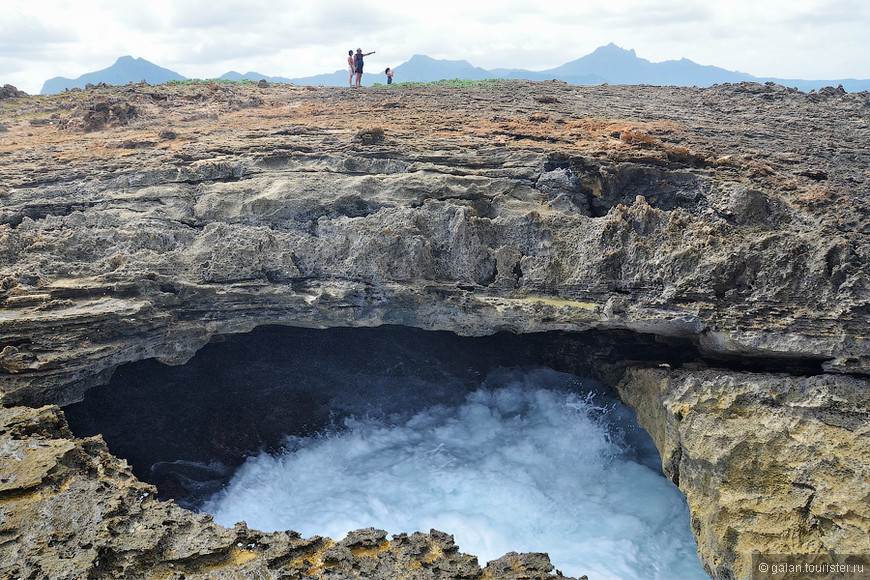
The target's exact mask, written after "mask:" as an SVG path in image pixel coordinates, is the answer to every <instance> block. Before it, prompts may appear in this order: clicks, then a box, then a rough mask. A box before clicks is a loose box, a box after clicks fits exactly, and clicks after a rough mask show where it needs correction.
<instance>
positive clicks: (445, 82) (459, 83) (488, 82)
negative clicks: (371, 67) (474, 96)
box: [374, 79, 498, 88]
mask: <svg viewBox="0 0 870 580" xmlns="http://www.w3.org/2000/svg"><path fill="white" fill-rule="evenodd" d="M497 82H498V79H485V80H482V81H471V80H468V79H441V80H440V81H430V82H423V81H406V82H403V83H393V84H392V85H390V86H391V87H411V88H415V87H491V86H494V85H495V83H497ZM374 86H376V87H385V86H387V85H382V84H381V83H375V84H374Z"/></svg>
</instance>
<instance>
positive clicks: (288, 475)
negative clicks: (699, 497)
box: [202, 369, 708, 580]
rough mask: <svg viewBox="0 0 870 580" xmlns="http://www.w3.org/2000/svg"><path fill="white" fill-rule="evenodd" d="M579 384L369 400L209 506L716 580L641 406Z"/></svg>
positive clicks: (327, 530)
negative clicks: (405, 403) (639, 414)
mask: <svg viewBox="0 0 870 580" xmlns="http://www.w3.org/2000/svg"><path fill="white" fill-rule="evenodd" d="M577 381H578V379H577V378H576V377H573V376H571V375H565V374H563V373H557V372H555V371H552V370H549V369H532V370H524V371H517V370H501V371H497V372H494V373H492V374H490V375H489V376H488V377H487V378H486V380H485V381H483V383H482V385H481V387H480V388H479V389H477V390H476V391H474V392H471V393H465V394H464V395H463V396H464V400H463V396H460V397H459V399H458V400H459V402H458V403H456V404H454V405H448V404H435V405H431V406H429V407H427V408H425V409H424V410H415V411H414V412H410V413H408V414H407V415H406V416H402V415H401V414H400V413H399V414H397V413H394V412H393V413H389V414H381V415H378V413H374V412H372V409H371V408H369V409H367V410H366V411H365V413H364V414H359V415H350V416H346V417H344V418H343V419H342V420H341V423H342V425H341V426H340V428H336V429H333V430H331V431H330V432H329V433H325V434H321V435H320V436H317V437H311V438H305V439H299V438H294V439H292V440H288V446H287V451H286V452H285V453H283V454H281V455H278V456H272V455H269V454H265V453H263V454H260V455H258V456H256V457H252V458H250V459H249V460H248V461H247V462H246V463H245V464H244V465H243V466H242V467H241V468H240V469H239V470H238V472H237V473H236V474H235V476H234V477H233V479H232V481H231V482H230V484H229V485H228V486H227V487H226V488H225V489H224V490H222V491H220V492H219V493H217V494H215V495H214V496H213V497H212V498H210V499H209V500H207V501H206V503H205V505H204V506H203V507H202V510H203V511H206V512H209V513H212V514H214V515H215V520H216V521H217V522H218V523H221V524H223V525H227V526H232V525H233V524H234V523H235V522H237V521H241V520H245V521H247V523H248V525H249V526H251V527H253V528H257V529H261V530H267V531H271V530H284V529H293V530H296V531H298V532H300V533H302V534H303V535H305V536H310V535H315V534H317V535H327V536H331V537H333V538H335V539H340V538H342V537H344V535H345V534H346V533H347V532H348V531H351V530H355V529H359V528H366V527H370V526H374V527H376V528H381V529H384V530H387V531H388V532H390V533H399V532H408V533H412V532H414V531H429V529H431V528H434V529H438V530H441V531H446V532H448V533H450V534H453V535H454V538H455V540H456V543H457V544H458V545H459V547H460V550H461V551H463V552H466V553H470V554H474V555H476V556H478V558H479V560H480V561H481V562H482V563H485V562H487V561H488V560H491V559H494V558H497V557H499V556H501V555H503V554H505V553H507V552H510V551H517V552H548V553H549V555H550V559H551V561H552V562H553V564H554V565H555V566H556V567H557V568H558V569H560V570H561V571H562V572H564V573H565V574H568V575H575V576H580V575H582V574H588V575H589V576H590V577H591V578H596V579H599V580H604V579H620V580H628V579H635V578H636V579H645V580H651V579H665V578H667V579H669V580H689V579H705V578H708V576H707V575H706V574H705V573H704V571H703V569H702V568H701V565H700V562H699V560H698V556H697V554H696V546H695V543H694V540H693V538H692V535H691V533H690V530H689V516H688V508H687V506H686V502H685V499H684V498H683V496H682V495H681V494H680V493H679V491H678V490H677V489H676V488H675V487H674V486H673V485H672V484H671V483H670V482H669V481H667V480H666V479H665V478H664V477H663V476H662V475H661V473H660V472H659V471H657V470H656V469H654V468H652V467H651V465H652V464H653V463H654V462H656V461H658V458H657V457H650V445H651V442H649V441H648V437H647V436H646V434H645V433H643V437H646V440H644V439H643V438H642V437H640V436H638V435H637V432H638V431H639V428H637V426H636V421H634V416H633V413H632V412H631V411H630V410H629V409H627V408H626V407H624V406H623V405H621V404H620V403H618V402H616V401H613V400H606V401H602V400H601V397H600V396H596V395H593V394H591V393H588V392H587V393H582V392H577V389H576V388H574V387H576V385H577V384H578V383H577ZM652 449H653V451H652V454H655V451H654V448H652Z"/></svg>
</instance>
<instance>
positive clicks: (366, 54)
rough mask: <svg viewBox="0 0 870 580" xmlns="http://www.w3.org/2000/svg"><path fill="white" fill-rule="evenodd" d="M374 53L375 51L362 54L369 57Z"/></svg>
mask: <svg viewBox="0 0 870 580" xmlns="http://www.w3.org/2000/svg"><path fill="white" fill-rule="evenodd" d="M374 53H375V51H371V52H364V53H363V56H368V55H370V54H374Z"/></svg>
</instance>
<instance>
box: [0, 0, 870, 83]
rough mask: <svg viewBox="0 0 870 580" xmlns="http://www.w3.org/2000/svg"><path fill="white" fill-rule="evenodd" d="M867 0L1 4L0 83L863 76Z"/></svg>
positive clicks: (33, 0) (868, 64) (867, 50)
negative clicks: (601, 65) (95, 75)
mask: <svg viewBox="0 0 870 580" xmlns="http://www.w3.org/2000/svg"><path fill="white" fill-rule="evenodd" d="M868 31H870V2H868V1H867V0H733V1H729V0H720V1H718V2H713V1H709V0H703V1H702V0H607V1H604V2H603V1H598V2H589V1H587V0H572V1H570V2H546V1H544V0H534V1H528V0H502V1H490V0H474V1H472V0H437V1H435V2H413V1H409V0H354V1H350V0H298V1H295V0H142V1H134V0H69V1H67V0H0V85H4V84H11V85H14V86H16V87H18V88H19V89H20V90H23V91H26V92H28V93H31V94H37V93H39V91H40V89H41V88H42V84H43V83H44V82H45V81H46V80H47V79H49V78H52V77H56V76H63V77H68V78H76V77H78V76H80V75H82V74H84V73H87V72H92V71H96V70H100V69H104V68H107V67H109V66H111V65H112V64H113V63H114V62H115V61H116V60H117V59H118V57H121V56H126V55H130V56H133V57H136V58H144V59H146V60H148V61H151V62H152V63H154V64H157V65H159V66H162V67H165V68H169V69H171V70H173V71H175V72H177V73H179V74H181V75H184V76H186V77H190V78H214V77H218V76H220V75H222V74H224V73H226V72H228V71H231V70H235V71H237V72H240V73H246V72H251V71H253V72H258V73H260V74H264V75H269V76H283V77H289V78H294V77H303V76H310V75H315V74H321V73H331V72H334V71H336V70H339V69H344V67H345V61H346V58H347V51H348V50H351V49H353V50H356V49H357V48H362V49H363V51H364V52H370V51H375V52H376V54H374V55H372V56H370V57H367V58H366V64H367V68H370V69H371V70H376V69H382V68H386V67H393V68H395V67H396V66H398V65H400V64H402V63H403V62H405V61H407V60H408V59H410V58H411V56H413V55H414V54H425V55H428V56H430V57H433V58H438V59H449V60H467V61H468V62H470V63H471V64H472V65H475V66H479V67H482V68H486V69H491V68H524V69H528V70H545V69H548V68H553V67H556V66H559V65H562V64H565V63H566V62H569V61H572V60H575V59H577V58H580V57H582V56H585V55H587V54H589V53H591V52H592V51H594V50H595V49H596V48H597V47H599V46H603V45H606V44H608V43H611V42H612V43H615V44H616V45H618V46H620V47H622V48H625V49H634V50H635V51H636V52H637V56H639V57H641V58H645V59H647V60H650V61H653V62H660V61H664V60H671V59H680V58H684V57H685V58H688V59H690V60H693V61H695V62H697V63H699V64H704V65H715V66H719V67H722V68H726V69H728V70H733V71H740V72H744V73H749V74H752V75H755V76H760V77H777V78H785V79H788V78H800V79H812V80H817V79H825V80H827V79H840V78H859V79H868V78H870V33H868Z"/></svg>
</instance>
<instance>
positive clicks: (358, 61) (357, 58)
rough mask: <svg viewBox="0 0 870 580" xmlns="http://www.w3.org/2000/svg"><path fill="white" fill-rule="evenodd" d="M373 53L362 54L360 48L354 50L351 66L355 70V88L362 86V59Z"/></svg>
mask: <svg viewBox="0 0 870 580" xmlns="http://www.w3.org/2000/svg"><path fill="white" fill-rule="evenodd" d="M374 53H375V51H371V52H367V53H365V54H363V51H362V49H361V48H358V49H356V54H355V55H354V57H353V66H354V68H355V69H356V86H358V87H359V86H362V75H363V57H364V56H368V55H370V54H374Z"/></svg>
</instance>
